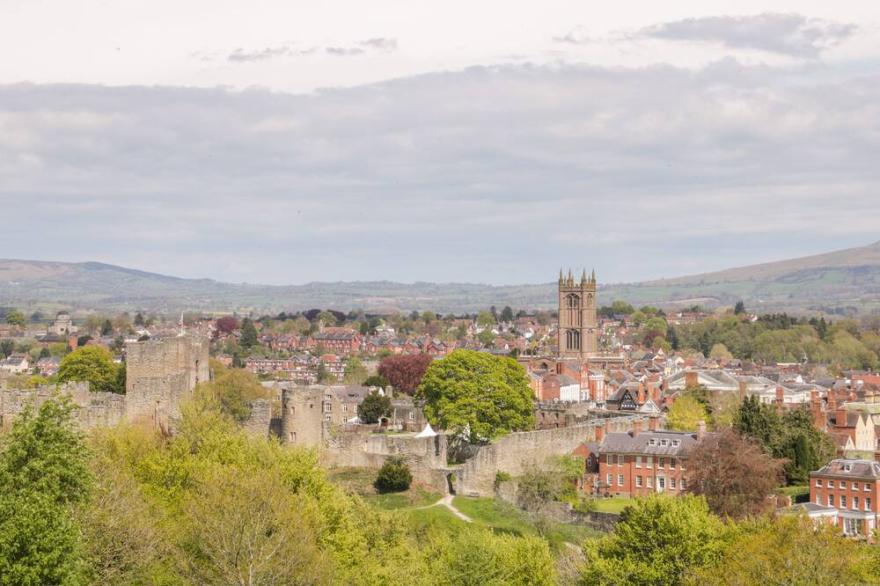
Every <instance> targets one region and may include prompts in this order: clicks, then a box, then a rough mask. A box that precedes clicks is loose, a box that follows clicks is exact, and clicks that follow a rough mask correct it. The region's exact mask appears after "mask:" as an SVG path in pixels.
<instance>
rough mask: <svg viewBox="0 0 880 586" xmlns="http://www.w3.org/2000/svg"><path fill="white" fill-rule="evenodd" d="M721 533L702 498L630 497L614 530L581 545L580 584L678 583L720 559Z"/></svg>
mask: <svg viewBox="0 0 880 586" xmlns="http://www.w3.org/2000/svg"><path fill="white" fill-rule="evenodd" d="M725 534H726V529H725V527H724V524H723V523H722V522H721V520H720V519H718V518H717V517H716V516H714V515H713V514H712V513H711V512H710V511H709V507H708V505H707V504H706V501H705V500H704V499H703V498H702V497H695V496H680V497H668V496H660V495H652V496H650V497H648V498H646V499H641V500H637V501H634V504H633V505H631V506H629V507H627V508H626V509H624V511H623V513H622V514H621V516H620V522H619V523H618V524H617V525H616V526H615V529H614V533H612V534H611V535H608V536H606V537H603V538H601V539H597V540H594V541H588V542H587V543H586V544H585V545H584V554H585V556H586V563H585V565H584V572H583V574H582V575H581V579H580V584H583V585H585V586H586V585H594V584H603V585H604V584H607V585H615V586H622V585H624V584H626V585H629V584H633V585H644V586H662V585H667V584H668V585H676V584H681V583H682V581H683V580H684V579H685V578H686V577H687V576H688V575H690V574H691V573H692V572H693V571H695V570H696V569H699V568H701V567H703V566H705V565H707V564H711V563H715V562H716V561H717V560H718V559H719V558H720V556H721V552H722V550H723V547H724V540H725Z"/></svg>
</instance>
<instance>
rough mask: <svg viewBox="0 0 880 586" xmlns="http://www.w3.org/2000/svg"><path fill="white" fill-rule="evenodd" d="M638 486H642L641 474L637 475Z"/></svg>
mask: <svg viewBox="0 0 880 586" xmlns="http://www.w3.org/2000/svg"><path fill="white" fill-rule="evenodd" d="M636 486H637V487H638V488H642V477H641V476H636Z"/></svg>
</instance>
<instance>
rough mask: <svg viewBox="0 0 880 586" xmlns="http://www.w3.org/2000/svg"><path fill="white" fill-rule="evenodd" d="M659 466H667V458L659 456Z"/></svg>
mask: <svg viewBox="0 0 880 586" xmlns="http://www.w3.org/2000/svg"><path fill="white" fill-rule="evenodd" d="M657 468H666V458H657Z"/></svg>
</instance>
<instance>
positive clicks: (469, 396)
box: [416, 350, 535, 442]
mask: <svg viewBox="0 0 880 586" xmlns="http://www.w3.org/2000/svg"><path fill="white" fill-rule="evenodd" d="M416 397H417V398H419V399H421V400H423V401H424V402H425V407H424V410H425V415H426V416H427V418H428V420H429V421H431V423H432V424H433V425H436V426H439V428H440V429H446V430H450V431H452V432H453V433H454V434H456V435H458V436H460V437H464V439H466V440H468V441H472V442H486V441H489V440H491V439H492V438H495V437H498V436H499V435H503V434H505V433H507V432H510V431H521V430H526V429H532V428H533V427H534V423H535V416H534V408H533V398H532V390H531V389H530V388H529V384H528V379H527V378H526V373H525V370H524V369H523V367H522V366H521V365H519V364H518V363H517V362H516V361H515V360H513V359H512V358H507V357H497V356H493V355H491V354H487V353H485V352H474V351H472V350H455V351H453V352H452V353H451V354H449V355H448V356H447V357H445V358H443V359H442V360H437V361H434V362H433V363H431V366H429V367H428V370H427V372H426V373H425V377H424V379H422V384H421V385H420V386H419V389H418V392H417V393H416ZM466 430H467V433H466ZM465 436H466V437H465Z"/></svg>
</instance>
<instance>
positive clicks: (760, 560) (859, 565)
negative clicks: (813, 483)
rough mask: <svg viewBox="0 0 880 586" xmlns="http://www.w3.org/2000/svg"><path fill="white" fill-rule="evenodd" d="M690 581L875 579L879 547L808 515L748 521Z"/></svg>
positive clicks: (738, 585)
mask: <svg viewBox="0 0 880 586" xmlns="http://www.w3.org/2000/svg"><path fill="white" fill-rule="evenodd" d="M686 583H687V584H689V585H691V586H698V585H702V584H718V585H719V586H747V585H751V584H804V585H809V584H816V585H819V584H877V583H878V578H877V573H876V553H875V552H874V551H873V550H872V548H869V547H866V546H864V545H860V544H859V543H857V542H854V541H852V540H849V539H844V538H842V537H841V536H840V534H839V529H837V528H835V527H829V526H824V527H820V528H818V529H817V527H816V525H815V524H814V523H813V522H812V521H811V520H810V519H808V518H804V517H796V516H787V517H782V518H780V519H778V520H776V521H768V520H766V519H763V520H760V521H757V522H755V523H753V524H751V525H744V526H743V527H742V528H741V529H740V531H738V533H737V535H736V537H735V539H733V540H732V542H731V543H730V544H729V545H728V546H727V547H725V549H724V552H723V553H722V555H721V556H720V558H719V559H718V560H717V561H716V563H713V564H710V565H707V566H705V567H703V568H701V569H700V570H698V571H697V572H695V573H694V574H692V575H690V576H689V577H688V579H687V580H686Z"/></svg>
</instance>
